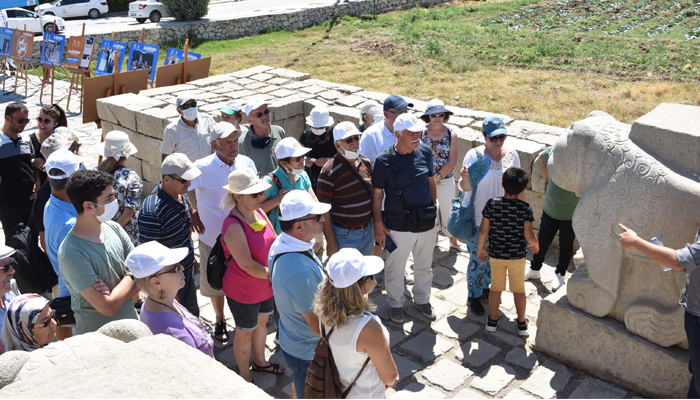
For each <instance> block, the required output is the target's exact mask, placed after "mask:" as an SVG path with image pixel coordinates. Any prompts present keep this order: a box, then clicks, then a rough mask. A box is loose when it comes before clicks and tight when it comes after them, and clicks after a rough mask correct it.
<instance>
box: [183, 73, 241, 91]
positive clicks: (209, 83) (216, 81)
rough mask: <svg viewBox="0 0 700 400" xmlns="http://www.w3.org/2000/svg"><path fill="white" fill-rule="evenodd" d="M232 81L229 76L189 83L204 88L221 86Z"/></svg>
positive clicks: (215, 76)
mask: <svg viewBox="0 0 700 400" xmlns="http://www.w3.org/2000/svg"><path fill="white" fill-rule="evenodd" d="M231 79H232V78H231V77H230V76H228V75H214V76H209V77H206V78H202V79H197V80H196V81H190V82H188V83H189V84H190V85H193V86H197V87H200V88H202V87H207V86H214V85H219V84H221V83H224V82H230V81H231Z"/></svg>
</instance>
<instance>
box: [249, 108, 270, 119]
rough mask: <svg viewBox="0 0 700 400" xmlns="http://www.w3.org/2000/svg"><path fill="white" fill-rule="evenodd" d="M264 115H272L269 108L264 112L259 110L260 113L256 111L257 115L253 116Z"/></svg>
mask: <svg viewBox="0 0 700 400" xmlns="http://www.w3.org/2000/svg"><path fill="white" fill-rule="evenodd" d="M263 115H270V109H269V108H268V109H266V110H265V111H262V112H259V113H255V115H253V116H254V117H255V118H260V117H262V116H263Z"/></svg>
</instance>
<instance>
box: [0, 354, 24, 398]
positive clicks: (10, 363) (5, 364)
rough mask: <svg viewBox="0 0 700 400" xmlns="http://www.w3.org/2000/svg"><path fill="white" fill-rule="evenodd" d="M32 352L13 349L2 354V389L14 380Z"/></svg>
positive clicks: (0, 369)
mask: <svg viewBox="0 0 700 400" xmlns="http://www.w3.org/2000/svg"><path fill="white" fill-rule="evenodd" d="M30 354H31V353H29V352H27V351H22V350H13V351H8V352H6V353H3V354H2V355H1V356H0V389H2V388H4V387H5V386H7V385H9V384H10V383H12V382H14V380H15V377H17V374H18V373H19V371H20V370H21V369H22V367H24V364H25V363H26V362H27V360H29V355H30Z"/></svg>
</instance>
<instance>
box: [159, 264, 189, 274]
mask: <svg viewBox="0 0 700 400" xmlns="http://www.w3.org/2000/svg"><path fill="white" fill-rule="evenodd" d="M180 267H182V265H180V263H177V264H175V268H173V269H169V270H167V271H163V272H159V273H157V274H153V276H158V275H164V274H177V273H178V272H180Z"/></svg>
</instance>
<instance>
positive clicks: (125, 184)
mask: <svg viewBox="0 0 700 400" xmlns="http://www.w3.org/2000/svg"><path fill="white" fill-rule="evenodd" d="M113 175H114V183H113V184H112V187H113V188H114V197H116V199H117V202H118V203H119V210H118V211H117V214H116V215H114V218H112V219H113V220H114V221H116V220H117V219H119V217H120V216H121V215H122V214H123V213H124V207H129V208H131V209H132V210H134V215H133V216H132V217H131V219H130V220H129V222H127V223H126V225H124V230H125V231H126V233H127V234H128V235H129V238H130V239H131V242H132V243H133V244H134V246H138V244H139V225H138V219H139V209H140V208H141V191H142V190H143V182H141V178H140V177H139V175H138V174H137V173H136V172H134V171H133V170H131V169H129V168H126V167H122V168H119V169H117V170H116V171H114V172H113Z"/></svg>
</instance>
